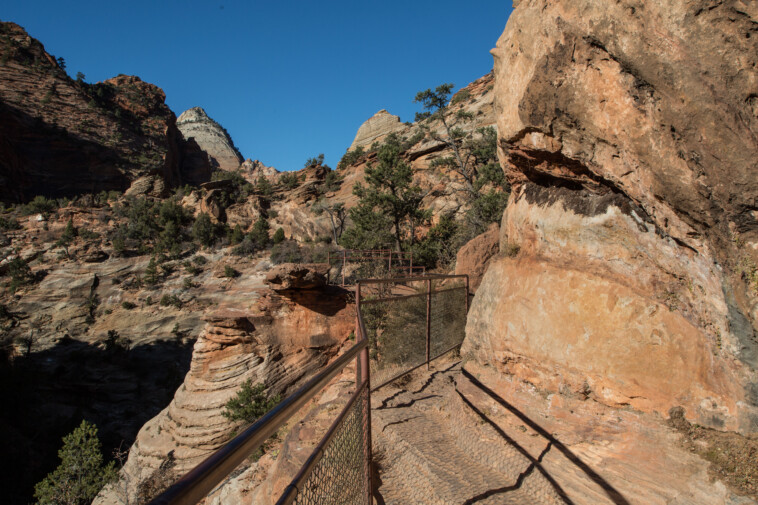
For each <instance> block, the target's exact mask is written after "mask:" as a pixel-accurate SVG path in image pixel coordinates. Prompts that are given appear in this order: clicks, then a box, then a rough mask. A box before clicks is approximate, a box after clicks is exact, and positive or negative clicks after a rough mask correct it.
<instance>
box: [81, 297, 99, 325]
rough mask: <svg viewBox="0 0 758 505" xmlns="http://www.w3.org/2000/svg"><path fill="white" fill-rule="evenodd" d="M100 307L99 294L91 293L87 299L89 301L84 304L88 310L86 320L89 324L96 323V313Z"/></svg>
mask: <svg viewBox="0 0 758 505" xmlns="http://www.w3.org/2000/svg"><path fill="white" fill-rule="evenodd" d="M98 305H100V297H99V296H97V293H90V295H89V296H88V297H87V301H86V302H85V303H84V306H85V308H86V309H87V317H85V318H84V320H85V321H86V322H87V324H92V323H94V322H95V311H96V310H97V307H98Z"/></svg>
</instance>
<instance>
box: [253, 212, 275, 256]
mask: <svg viewBox="0 0 758 505" xmlns="http://www.w3.org/2000/svg"><path fill="white" fill-rule="evenodd" d="M270 229H271V226H270V225H269V224H268V220H266V218H264V217H263V216H261V217H259V218H258V220H257V221H256V222H255V224H254V225H253V229H252V230H250V233H249V234H248V237H249V238H250V240H252V241H254V242H256V243H257V244H258V245H259V246H260V247H261V248H264V247H267V246H268V244H269V240H270V239H269V236H268V233H269V230H270Z"/></svg>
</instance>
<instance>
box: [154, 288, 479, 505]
mask: <svg viewBox="0 0 758 505" xmlns="http://www.w3.org/2000/svg"><path fill="white" fill-rule="evenodd" d="M455 278H461V279H465V286H462V287H459V288H451V289H445V290H442V291H440V292H443V291H452V290H456V289H465V290H466V292H467V293H468V289H469V278H468V275H423V276H413V277H396V278H390V279H361V280H359V281H358V283H357V284H356V313H357V317H356V324H357V328H356V330H357V331H356V343H355V345H353V346H352V347H351V348H350V349H349V350H348V351H346V352H345V353H344V354H343V355H341V356H340V357H339V358H337V359H336V360H334V362H332V363H331V364H330V365H328V366H327V367H326V368H325V369H324V370H323V371H321V372H320V373H319V374H318V375H316V376H315V377H313V378H312V379H310V380H309V381H308V382H307V383H306V384H305V385H303V386H302V387H300V388H299V389H298V390H297V391H296V392H295V393H293V394H291V395H290V396H288V397H287V398H285V399H284V401H282V402H281V403H279V405H277V406H276V407H274V409H272V410H271V411H270V412H269V413H267V414H266V415H264V416H263V417H261V418H260V419H259V420H258V421H256V422H255V423H254V424H253V425H251V426H250V427H248V428H247V429H245V430H244V431H243V432H242V433H240V434H239V435H237V436H236V437H234V439H232V440H231V441H230V442H228V443H227V444H226V445H224V446H223V447H222V448H221V449H219V450H218V451H216V452H215V453H213V454H212V455H210V456H209V457H208V458H206V459H205V460H204V461H203V462H202V463H200V464H199V465H197V466H196V467H195V468H194V469H192V470H191V471H190V472H189V473H187V474H186V475H185V476H184V477H182V478H181V479H179V480H178V481H177V482H175V483H174V484H173V485H172V486H171V487H170V488H168V489H167V490H166V491H164V492H163V493H162V494H161V495H160V496H158V497H157V498H155V499H153V501H151V502H150V505H194V504H195V503H197V502H199V501H200V500H202V499H203V498H205V497H206V496H207V495H208V493H209V492H211V491H212V490H213V489H214V488H215V487H216V486H218V485H219V484H220V483H221V482H222V481H223V480H224V479H225V478H226V477H227V476H228V475H229V474H230V473H231V472H232V471H233V470H234V469H235V468H237V467H238V466H239V465H240V464H241V463H242V462H243V461H244V460H245V459H246V458H247V457H248V456H249V455H250V454H252V453H253V452H254V451H255V450H257V449H258V448H259V447H260V446H261V445H262V444H263V443H264V442H265V441H266V440H267V439H268V438H269V437H270V436H271V435H273V434H274V433H275V432H276V431H277V430H278V429H279V428H280V427H281V426H282V425H284V423H286V422H287V421H288V420H289V419H290V418H291V417H292V416H293V415H294V414H295V413H296V412H297V411H298V410H299V409H300V408H301V407H302V406H303V405H305V403H306V402H308V401H309V400H311V399H312V398H313V397H314V396H315V395H316V394H317V393H318V392H319V391H321V389H323V387H324V386H326V385H327V384H328V383H329V381H330V380H332V379H333V378H334V377H335V376H336V375H337V374H338V373H340V372H341V371H342V369H343V368H344V367H345V366H346V365H347V364H348V363H349V362H350V361H351V360H352V359H354V358H357V369H356V391H355V392H354V393H353V395H352V396H351V399H350V400H349V402H348V404H347V406H346V407H345V408H344V409H343V410H342V412H341V414H340V415H339V416H338V417H337V419H335V421H334V422H333V423H332V425H331V427H330V428H329V430H328V431H327V433H326V435H325V436H324V438H323V439H322V440H321V442H320V443H319V445H318V446H317V447H316V449H315V450H314V452H313V453H312V454H311V456H310V457H309V458H308V460H307V461H306V463H305V465H304V466H303V467H302V468H301V470H300V471H299V472H298V474H297V476H296V477H295V479H294V480H293V481H292V483H291V484H290V486H288V487H287V488H286V490H285V493H284V494H283V495H282V497H281V498H280V502H278V503H292V501H293V500H294V499H295V498H296V496H297V494H298V493H299V487H300V486H301V485H302V484H303V483H304V482H305V480H306V479H307V478H308V476H309V475H310V472H311V471H312V469H313V468H314V467H315V465H316V464H318V463H319V461H320V460H321V458H322V457H323V454H324V448H325V447H326V446H327V444H328V443H329V442H330V440H331V439H332V438H333V437H334V435H335V433H336V431H337V429H338V427H339V425H340V423H341V422H342V420H343V419H344V417H345V416H346V413H347V412H349V409H350V408H351V407H352V406H353V405H354V404H355V402H356V401H358V398H359V397H360V395H361V394H362V393H363V392H364V390H368V392H367V394H369V395H370V392H371V391H374V390H376V389H378V388H379V387H382V386H383V385H385V384H387V383H389V382H392V381H394V380H396V379H397V378H398V377H400V376H402V375H405V374H407V373H409V372H410V371H411V370H414V369H416V368H418V366H422V365H423V364H424V363H422V364H421V365H418V366H417V367H414V368H413V369H411V370H406V371H404V372H403V373H402V374H400V375H399V376H397V377H395V378H393V379H390V380H388V381H385V382H383V383H382V384H380V385H379V386H378V387H376V388H372V387H371V380H370V365H369V357H368V339H367V338H366V336H367V333H366V326H365V323H364V321H363V315H362V313H361V310H360V307H361V304H362V303H371V301H369V300H362V299H361V286H362V285H369V284H379V283H399V282H413V281H426V282H427V293H425V294H423V296H427V297H428V303H429V302H431V294H432V291H431V281H432V280H437V279H455ZM414 296H417V295H406V297H414ZM401 298H402V297H401ZM428 303H427V305H428ZM466 311H468V296H466ZM429 315H430V309H429V307H428V306H427V343H426V346H427V352H426V354H427V356H426V360H425V364H426V365H427V367H428V366H429V362H430V361H432V360H434V359H436V357H439V356H441V355H442V354H445V353H447V352H449V350H452V349H454V348H455V347H457V346H458V345H459V344H456V345H455V346H453V347H451V348H450V349H449V350H448V351H445V352H443V353H441V354H439V355H437V356H436V357H431V356H430V342H429V338H430V335H429V331H430V330H429ZM368 402H369V405H368V408H367V411H366V416H367V423H366V426H367V429H368V432H367V433H364V436H365V437H366V454H365V465H366V466H365V468H366V470H365V471H366V479H367V480H366V482H367V489H368V493H369V496H368V502H369V503H370V502H371V493H372V482H371V481H372V476H371V468H370V461H371V407H370V396H369V399H368Z"/></svg>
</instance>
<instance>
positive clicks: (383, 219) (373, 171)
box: [342, 134, 428, 251]
mask: <svg viewBox="0 0 758 505" xmlns="http://www.w3.org/2000/svg"><path fill="white" fill-rule="evenodd" d="M401 150H402V143H401V141H400V139H399V138H398V137H397V136H396V135H394V134H391V135H390V136H388V137H387V140H386V141H385V143H384V144H383V145H382V146H381V147H380V148H379V151H378V152H377V159H378V160H379V163H378V164H376V165H374V164H371V165H368V166H367V167H366V186H364V185H362V184H360V183H358V184H356V185H355V186H354V187H353V194H355V195H356V196H357V197H358V199H359V200H358V204H357V205H356V206H355V207H353V208H352V209H350V218H351V219H352V222H353V226H352V227H351V228H349V229H348V230H347V231H345V233H344V234H343V236H342V242H343V244H344V245H345V246H346V247H350V248H355V249H365V248H369V249H374V248H378V247H381V246H383V245H385V244H387V242H388V241H394V242H395V247H396V248H397V250H398V251H402V250H403V249H404V244H405V243H406V241H407V242H408V243H409V244H410V246H412V245H413V244H414V242H415V237H416V228H417V227H418V226H419V225H420V224H421V223H423V222H425V221H427V220H428V215H427V213H426V212H424V211H422V210H421V200H422V198H423V197H424V195H423V194H422V192H421V188H419V187H418V186H417V185H415V184H414V183H413V172H412V171H411V167H410V166H409V165H408V164H407V163H405V161H403V159H402V158H401V156H400V152H401ZM388 239H389V240H388Z"/></svg>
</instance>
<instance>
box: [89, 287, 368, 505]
mask: <svg viewBox="0 0 758 505" xmlns="http://www.w3.org/2000/svg"><path fill="white" fill-rule="evenodd" d="M248 296H249V297H250V298H249V299H248V301H252V305H250V306H249V307H240V305H239V303H238V301H237V300H231V304H226V305H225V307H226V308H224V307H220V308H219V309H218V310H217V311H215V312H213V313H210V314H209V315H208V316H206V318H205V319H206V321H207V324H206V327H205V329H204V330H203V332H202V333H201V335H200V337H199V338H198V340H197V342H196V343H195V347H194V350H193V354H192V361H191V364H190V370H189V373H188V374H187V376H186V377H185V379H184V383H183V384H182V385H181V386H180V387H179V389H178V390H177V392H176V394H175V395H174V399H173V401H172V402H171V403H170V404H169V406H168V407H167V408H166V409H164V410H163V412H161V413H160V414H158V415H157V416H156V417H154V418H153V419H152V420H150V421H149V422H148V423H147V424H145V425H144V426H143V428H142V429H141V430H140V432H139V435H138V436H137V440H136V442H135V443H134V445H133V446H132V448H131V450H130V453H129V459H128V461H127V464H126V465H125V467H124V468H123V470H122V472H121V478H120V481H119V483H118V485H114V486H112V487H110V488H108V489H106V491H104V492H103V493H101V495H100V497H99V498H98V499H97V500H96V501H95V503H99V504H105V503H130V502H128V501H127V499H126V497H127V496H128V497H130V498H131V499H133V498H134V496H137V495H139V493H140V492H142V490H144V487H145V485H146V483H149V482H150V481H151V476H153V475H154V474H155V472H156V471H157V470H158V469H159V468H160V467H161V465H162V464H164V465H165V462H166V461H169V460H170V461H171V473H170V474H169V475H167V476H166V478H165V480H166V482H167V483H170V482H171V481H172V480H173V479H175V478H176V477H178V476H181V475H183V474H184V473H186V472H187V471H189V470H190V469H192V468H193V467H194V466H195V465H197V464H198V463H199V462H200V461H202V460H203V459H204V458H205V457H207V456H208V455H209V454H211V453H212V452H213V451H215V450H217V449H218V448H219V447H221V446H222V445H223V444H225V443H226V442H228V441H229V440H230V439H231V437H232V436H233V434H234V433H235V432H236V431H237V430H239V428H240V426H239V424H236V423H231V422H229V420H228V419H226V418H225V417H224V416H223V411H224V405H225V404H226V402H227V401H228V400H229V399H230V398H231V397H233V396H234V395H235V394H236V393H237V391H238V390H239V388H240V386H241V385H242V383H243V382H245V381H246V380H248V379H252V381H253V383H256V384H257V383H262V384H265V385H266V388H267V391H268V392H269V394H272V395H273V394H276V393H282V395H283V396H286V395H287V394H289V393H291V392H292V391H293V389H294V388H295V387H297V386H299V385H301V384H302V382H303V381H304V380H306V379H307V378H309V377H310V376H311V375H312V374H313V373H314V372H315V371H317V370H318V369H319V368H321V367H322V366H324V365H325V364H326V363H327V362H328V361H329V359H330V357H332V356H334V355H335V354H336V353H337V351H338V349H339V347H340V345H341V344H342V343H343V342H344V341H345V340H346V339H347V337H348V335H349V333H350V331H351V330H352V328H353V327H354V324H355V323H354V321H355V319H354V318H355V314H354V310H353V309H352V308H351V307H349V306H348V305H347V299H346V292H345V291H343V290H340V289H332V288H324V289H319V290H302V289H299V290H293V291H290V292H287V293H286V294H283V295H280V294H277V293H276V292H274V291H272V290H270V289H266V288H262V289H258V290H255V291H254V292H253V293H248Z"/></svg>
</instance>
